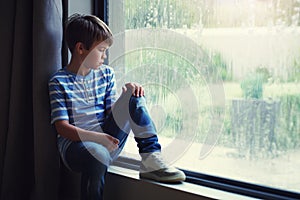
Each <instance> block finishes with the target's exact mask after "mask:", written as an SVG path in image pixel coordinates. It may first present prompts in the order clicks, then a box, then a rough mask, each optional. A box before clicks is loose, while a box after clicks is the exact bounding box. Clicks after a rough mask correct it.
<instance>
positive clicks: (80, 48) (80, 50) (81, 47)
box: [75, 42, 85, 54]
mask: <svg viewBox="0 0 300 200" xmlns="http://www.w3.org/2000/svg"><path fill="white" fill-rule="evenodd" d="M84 49H85V48H84V45H83V43H82V42H77V43H76V45H75V51H76V52H77V53H78V54H83V51H84Z"/></svg>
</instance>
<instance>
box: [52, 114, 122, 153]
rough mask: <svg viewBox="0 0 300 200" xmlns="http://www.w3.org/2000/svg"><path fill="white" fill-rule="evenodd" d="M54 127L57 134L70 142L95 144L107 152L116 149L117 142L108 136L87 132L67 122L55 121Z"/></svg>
mask: <svg viewBox="0 0 300 200" xmlns="http://www.w3.org/2000/svg"><path fill="white" fill-rule="evenodd" d="M54 125H55V128H56V131H57V132H58V134H60V135H61V136H63V137H65V138H68V139H70V140H72V141H92V142H96V143H99V144H102V145H103V146H105V147H106V148H107V149H108V151H109V152H111V151H114V150H116V149H117V148H118V144H119V140H118V139H116V138H114V137H113V136H111V135H109V134H106V133H99V132H95V131H87V130H84V129H81V128H78V127H76V126H73V125H72V124H69V122H68V121H67V120H59V121H56V122H55V123H54Z"/></svg>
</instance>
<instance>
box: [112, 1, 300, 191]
mask: <svg viewBox="0 0 300 200" xmlns="http://www.w3.org/2000/svg"><path fill="white" fill-rule="evenodd" d="M118 1H119V2H118V3H116V4H112V3H111V5H110V7H111V8H110V9H114V11H119V12H110V15H111V16H110V22H109V23H110V24H111V25H112V26H114V25H113V24H114V23H117V24H122V26H118V27H119V28H118V27H116V26H114V30H113V31H114V32H115V33H116V34H115V41H116V42H115V43H114V46H113V47H112V48H111V52H110V53H111V57H110V64H111V65H112V66H113V67H115V69H116V72H117V78H118V82H119V87H121V86H122V84H123V83H124V82H139V83H140V84H142V85H143V86H144V87H145V89H146V97H147V102H148V109H149V112H150V113H151V115H152V117H153V120H154V122H155V123H156V126H157V130H158V134H159V137H160V142H161V143H162V145H163V153H164V154H163V155H164V156H165V158H166V160H167V161H168V162H170V163H171V164H174V165H176V166H177V167H180V168H184V169H187V170H193V171H196V172H201V173H208V174H211V175H216V176H221V177H225V178H230V179H236V180H241V181H246V182H250V183H256V184H260V185H266V186H271V187H275V188H280V189H286V190H290V191H296V192H300V181H299V180H300V173H299V168H300V90H299V88H300V45H299V44H300V1H299V0H286V1H282V0H185V1H182V0H151V1H150V0H118ZM121 19H123V21H122V20H121ZM120 27H121V28H120ZM123 155H124V156H130V157H135V158H139V157H138V154H137V148H136V144H135V142H134V139H133V136H132V135H131V136H130V137H129V141H128V144H127V145H126V147H125V149H124V152H123Z"/></svg>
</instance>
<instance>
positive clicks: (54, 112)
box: [49, 65, 116, 153]
mask: <svg viewBox="0 0 300 200" xmlns="http://www.w3.org/2000/svg"><path fill="white" fill-rule="evenodd" d="M49 96H50V105H51V123H52V124H54V123H55V122H56V121H59V120H68V121H69V123H70V124H73V125H74V126H76V127H79V128H82V129H85V130H92V131H100V132H101V128H100V125H101V123H102V122H103V121H104V119H105V117H106V116H105V113H106V112H105V111H107V110H109V109H110V108H111V106H112V104H113V103H114V102H115V101H116V81H115V75H114V71H113V69H112V68H111V67H109V66H107V65H102V66H101V67H100V68H99V69H97V70H91V71H90V73H89V74H87V75H86V76H80V75H77V74H74V73H71V72H69V71H67V70H66V69H65V68H64V69H60V70H59V71H58V72H56V73H55V74H54V75H53V76H52V77H51V79H50V81H49ZM70 143H71V141H69V140H67V139H65V138H59V143H58V146H59V149H60V150H61V153H63V152H65V150H66V148H67V147H68V145H69V144H70Z"/></svg>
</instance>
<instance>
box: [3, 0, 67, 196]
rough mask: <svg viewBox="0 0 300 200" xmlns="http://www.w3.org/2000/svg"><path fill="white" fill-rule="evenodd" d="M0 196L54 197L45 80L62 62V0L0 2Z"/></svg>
mask: <svg viewBox="0 0 300 200" xmlns="http://www.w3.org/2000/svg"><path fill="white" fill-rule="evenodd" d="M0 7H1V12H0V23H1V24H0V25H1V28H0V40H1V48H0V58H1V67H0V76H1V78H0V94H1V104H0V111H1V112H0V199H1V200H10V199H12V200H15V199H16V200H18V199H37V200H40V199H43V200H44V199H51V200H54V199H58V190H59V173H60V172H59V155H58V153H57V149H56V133H55V130H54V128H53V127H52V126H51V125H50V123H49V122H50V115H49V114H50V112H49V111H50V107H49V100H48V86H47V82H48V80H49V77H50V75H51V74H53V73H54V72H55V71H56V70H57V69H58V68H61V65H62V56H61V55H62V27H63V17H62V16H63V3H62V1H61V0H27V1H24V0H9V1H1V2H0Z"/></svg>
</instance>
